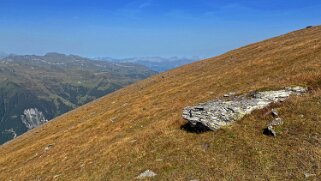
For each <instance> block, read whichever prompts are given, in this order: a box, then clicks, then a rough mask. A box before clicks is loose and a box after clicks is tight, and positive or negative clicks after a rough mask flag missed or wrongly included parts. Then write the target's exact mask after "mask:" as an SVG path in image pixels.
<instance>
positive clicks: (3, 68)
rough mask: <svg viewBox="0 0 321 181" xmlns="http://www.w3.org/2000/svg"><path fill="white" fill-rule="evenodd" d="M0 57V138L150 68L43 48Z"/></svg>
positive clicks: (128, 81)
mask: <svg viewBox="0 0 321 181" xmlns="http://www.w3.org/2000/svg"><path fill="white" fill-rule="evenodd" d="M4 57H5V58H2V59H0V144H2V143H4V142H6V141H8V140H10V139H12V138H14V137H16V136H18V135H20V134H22V133H24V132H26V131H27V130H29V129H32V128H34V127H37V126H38V125H40V124H43V123H45V122H47V121H48V120H50V119H52V118H54V117H56V116H58V115H61V114H62V113H65V112H67V111H69V110H71V109H74V108H76V107H78V106H80V105H83V104H85V103H87V102H89V101H92V100H94V99H96V98H98V97H101V96H103V95H106V94H108V93H110V92H113V91H115V90H117V89H120V88H122V87H124V86H126V85H129V84H131V83H133V82H136V81H138V80H141V79H145V78H147V77H149V76H151V75H153V74H155V73H156V72H155V71H152V70H150V69H148V68H146V67H145V66H142V65H137V64H133V63H112V62H106V61H96V60H91V59H88V58H84V57H80V56H76V55H64V54H59V53H48V54H46V55H44V56H36V55H8V56H4Z"/></svg>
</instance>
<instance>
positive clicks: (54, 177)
mask: <svg viewBox="0 0 321 181" xmlns="http://www.w3.org/2000/svg"><path fill="white" fill-rule="evenodd" d="M60 176H61V174H58V175H55V176H53V179H56V178H58V177H60Z"/></svg>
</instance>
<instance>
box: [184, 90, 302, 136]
mask: <svg viewBox="0 0 321 181" xmlns="http://www.w3.org/2000/svg"><path fill="white" fill-rule="evenodd" d="M305 92H307V88H304V87H299V86H296V87H287V88H284V89H281V90H276V91H261V92H259V91H256V92H253V93H250V94H246V95H240V96H232V97H229V98H228V99H224V98H219V99H216V100H213V101H209V102H206V103H201V104H199V105H197V106H191V107H186V108H184V110H183V118H184V119H186V120H187V121H188V122H189V124H190V125H191V126H199V125H202V126H205V127H207V128H209V129H211V130H217V129H219V128H221V127H222V126H226V125H229V124H231V123H233V122H235V121H237V120H240V119H241V118H243V117H244V116H245V115H247V114H250V113H251V112H252V111H254V110H257V109H262V108H264V107H267V106H268V105H269V104H271V103H276V102H280V101H284V100H285V99H286V98H288V97H289V96H290V95H301V94H303V93H305Z"/></svg>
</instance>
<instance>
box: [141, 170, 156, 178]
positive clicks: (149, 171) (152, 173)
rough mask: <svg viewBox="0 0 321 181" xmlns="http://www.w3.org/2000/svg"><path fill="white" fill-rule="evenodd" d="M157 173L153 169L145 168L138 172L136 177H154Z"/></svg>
mask: <svg viewBox="0 0 321 181" xmlns="http://www.w3.org/2000/svg"><path fill="white" fill-rule="evenodd" d="M156 175H157V174H156V173H154V172H153V171H151V170H146V171H145V172H143V173H141V174H139V175H138V176H137V177H136V178H138V179H144V178H146V177H155V176H156Z"/></svg>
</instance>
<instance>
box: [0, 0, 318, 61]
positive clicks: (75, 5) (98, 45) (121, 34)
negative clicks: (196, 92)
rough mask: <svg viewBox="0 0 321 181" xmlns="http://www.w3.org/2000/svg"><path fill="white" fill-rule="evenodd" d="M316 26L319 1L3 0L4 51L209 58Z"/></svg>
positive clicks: (0, 35)
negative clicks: (309, 26)
mask: <svg viewBox="0 0 321 181" xmlns="http://www.w3.org/2000/svg"><path fill="white" fill-rule="evenodd" d="M318 24H321V1H320V0H224V1H222V0H86V1H85V0H0V51H3V52H7V53H17V54H44V53H46V52H52V51H55V52H61V53H67V54H78V55H82V56H90V57H94V56H110V57H133V56H156V55H158V56H175V55H177V56H202V57H204V56H205V57H210V56H214V55H218V54H220V53H224V52H225V51H228V50H231V49H234V48H237V47H239V46H242V45H246V44H248V43H252V42H256V41H259V40H263V39H266V38H269V37H273V36H276V35H280V34H283V33H286V32H289V31H292V30H296V29H300V28H304V27H305V26H307V25H318Z"/></svg>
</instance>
